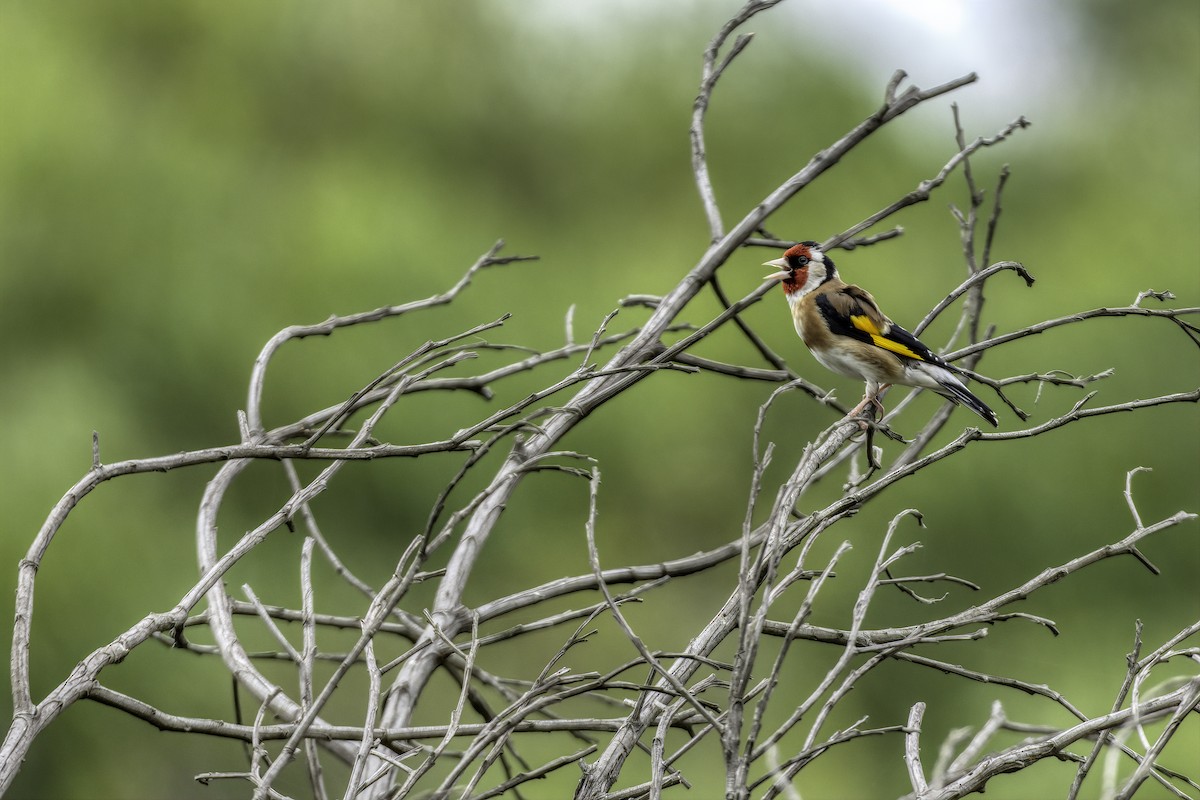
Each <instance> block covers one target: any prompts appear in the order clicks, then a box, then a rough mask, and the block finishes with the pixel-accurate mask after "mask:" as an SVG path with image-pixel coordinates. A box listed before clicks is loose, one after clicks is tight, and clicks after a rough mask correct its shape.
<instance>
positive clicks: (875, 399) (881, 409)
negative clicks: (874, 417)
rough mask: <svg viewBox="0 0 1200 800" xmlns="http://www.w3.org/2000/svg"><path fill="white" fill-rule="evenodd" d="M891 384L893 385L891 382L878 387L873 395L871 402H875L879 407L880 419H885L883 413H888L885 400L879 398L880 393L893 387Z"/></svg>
mask: <svg viewBox="0 0 1200 800" xmlns="http://www.w3.org/2000/svg"><path fill="white" fill-rule="evenodd" d="M891 386H892V385H891V384H890V383H885V384H883V385H882V386H880V387H879V388H878V389H876V390H875V393H874V394H872V395H871V402H872V403H874V404H875V407H876V408H878V409H879V418H880V419H883V415H884V413H886V410H885V409H884V407H883V401H882V400H880V399H879V395H881V394H883V393H884V392H885V391H887V390H888V389H889V388H891Z"/></svg>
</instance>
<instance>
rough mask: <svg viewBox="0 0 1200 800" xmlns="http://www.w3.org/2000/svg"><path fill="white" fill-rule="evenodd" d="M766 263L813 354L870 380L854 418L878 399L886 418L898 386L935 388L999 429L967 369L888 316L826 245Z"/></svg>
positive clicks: (805, 246) (805, 245)
mask: <svg viewBox="0 0 1200 800" xmlns="http://www.w3.org/2000/svg"><path fill="white" fill-rule="evenodd" d="M763 266H764V267H773V268H774V269H775V270H776V271H775V272H773V273H771V274H770V275H766V276H764V280H766V279H770V280H777V281H779V282H780V284H781V285H782V286H783V293H784V295H785V296H786V297H787V301H788V306H790V307H791V311H792V321H793V322H795V324H796V333H798V334H800V338H801V339H803V340H804V344H805V345H806V346H807V347H808V349H809V351H810V352H811V353H812V354H813V357H814V358H816V359H817V361H819V362H820V363H821V365H822V366H824V367H826V368H827V369H829V370H831V371H833V372H836V373H837V374H839V375H844V376H846V377H848V378H858V379H859V380H861V381H864V382H865V383H866V393H865V394H864V395H863V399H862V402H861V403H859V404H858V406H857V407H855V408H854V409H853V410H851V411H850V413H849V414H848V415H847V416H851V417H852V416H856V415H857V414H859V413H861V412H862V411H863V409H865V408H866V407H867V405H868V404H872V405H874V407H875V408H877V409H878V410H879V413H880V416H881V417H882V415H883V411H884V408H883V403H882V402H880V400H879V392H880V390H882V389H885V388H887V387H888V386H889V385H892V384H897V385H901V386H915V387H919V388H921V389H929V390H930V391H932V392H936V393H937V394H939V395H941V396H942V397H944V398H946V399H947V400H950V401H951V402H953V403H956V404H958V405H962V406H966V407H967V408H969V409H971V410H972V411H974V412H975V413H976V414H978V415H979V416H981V417H983V418H984V419H985V420H987V421H988V422H990V423H991V424H992V425H993V426H998V424H999V422H998V420H997V419H996V413H995V412H994V411H992V409H990V408H988V407H987V405H986V404H985V403H984V402H983V401H982V400H980V399H979V398H978V397H976V396H975V395H974V394H972V393H971V391H970V390H969V389H967V387H966V384H965V383H964V381H963V378H962V377H960V376H961V375H962V374H963V373H962V371H961V370H959V369H957V368H956V367H954V366H951V365H950V364H949V363H947V362H946V360H945V359H943V358H942V357H941V356H939V355H938V354H937V353H935V352H933V351H932V350H930V349H929V348H928V347H926V346H925V345H924V344H922V343H921V341H920V340H919V339H917V337H916V336H913V335H912V334H911V333H909V332H908V331H906V330H905V329H904V328H902V327H900V326H899V325H897V324H896V323H894V322H892V321H891V320H890V319H888V318H887V316H885V315H884V313H883V312H882V311H880V310H879V305H878V304H877V303H876V302H875V298H874V297H872V296H871V294H870V293H869V292H867V291H866V290H865V289H863V288H861V287H858V286H855V285H853V284H849V283H846V282H845V281H843V280H842V279H841V278H840V277H839V276H838V271H837V268H836V267H835V266H834V264H833V260H832V259H831V258H829V257H828V256H827V255H825V253H824V252H822V251H821V246H820V245H819V244H817V243H816V242H800V243H799V244H797V245H794V246H793V247H790V248H788V250H787V251H786V252H784V254H783V256H782V257H780V258H777V259H775V260H774V261H767V262H765V263H764V264H763Z"/></svg>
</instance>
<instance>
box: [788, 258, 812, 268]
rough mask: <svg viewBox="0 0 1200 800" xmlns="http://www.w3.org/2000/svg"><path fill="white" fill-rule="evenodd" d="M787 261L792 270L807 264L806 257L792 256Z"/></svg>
mask: <svg viewBox="0 0 1200 800" xmlns="http://www.w3.org/2000/svg"><path fill="white" fill-rule="evenodd" d="M788 261H789V263H790V264H791V267H792V269H799V268H800V267H803V266H806V265H807V264H808V256H792V257H791V258H790V259H788Z"/></svg>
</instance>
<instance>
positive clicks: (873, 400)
mask: <svg viewBox="0 0 1200 800" xmlns="http://www.w3.org/2000/svg"><path fill="white" fill-rule="evenodd" d="M872 404H873V405H874V406H875V407H876V408H878V409H879V410H880V413H882V412H883V406H882V405H880V404H879V398H878V397H876V396H875V394H874V393H873V392H871V391H868V392H867V393H866V394H864V395H863V399H862V400H861V401H859V404H858V405H856V406H855V407H854V408H852V409H850V411H849V413H847V414H846V416H847V417H857V416H858V415H859V414H861V413H862V412H863V410H864V409H866V407H867V406H869V405H872ZM858 426H859V427H860V428H862V429H863V430H864V431H865V430H867V428H869V427H871V426H870V423H868V422H867V421H866V420H864V419H860V420H859V421H858Z"/></svg>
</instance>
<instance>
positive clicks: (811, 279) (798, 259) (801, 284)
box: [763, 242, 837, 302]
mask: <svg viewBox="0 0 1200 800" xmlns="http://www.w3.org/2000/svg"><path fill="white" fill-rule="evenodd" d="M763 266H764V267H774V268H775V269H776V270H778V272H773V273H771V274H770V275H766V276H764V277H765V279H769V280H777V281H779V284H780V285H781V286H782V287H783V293H784V294H785V295H787V298H788V300H789V301H791V302H796V301H798V300H799V299H800V298H801V297H804V295H806V294H808V293H809V292H811V291H813V290H814V289H816V288H817V287H818V286H820V285H821V284H823V283H825V281H827V280H829V279H831V278H835V277H837V269H836V268H835V267H834V266H833V261H832V260H831V259H829V258H827V257H826V256H825V254H824V253H823V252H821V246H820V245H819V244H817V243H816V242H801V243H800V244H798V245H795V246H793V247H789V248H788V249H787V251H786V252H784V254H783V256H782V257H780V258H777V259H775V260H774V261H768V262H766V263H764V264H763Z"/></svg>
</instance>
